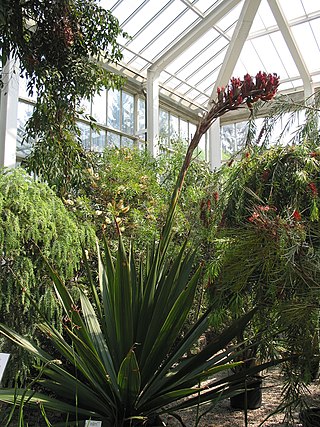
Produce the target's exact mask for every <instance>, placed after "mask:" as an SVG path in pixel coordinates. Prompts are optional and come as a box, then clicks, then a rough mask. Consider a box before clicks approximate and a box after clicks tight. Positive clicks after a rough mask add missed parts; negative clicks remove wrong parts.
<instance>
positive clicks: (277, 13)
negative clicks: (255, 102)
mask: <svg viewBox="0 0 320 427" xmlns="http://www.w3.org/2000/svg"><path fill="white" fill-rule="evenodd" d="M268 3H269V6H270V9H271V11H272V13H273V16H274V17H275V20H276V21H277V24H278V27H279V30H280V32H281V34H282V35H283V38H284V40H285V42H286V44H287V46H288V49H289V51H290V53H291V56H292V58H293V60H294V62H295V64H296V66H297V68H298V70H299V73H300V75H301V79H302V81H303V86H304V92H305V97H306V98H308V97H309V96H310V95H312V93H313V89H312V83H311V76H310V74H309V72H308V69H307V66H306V64H305V62H304V60H303V58H302V55H301V53H300V50H299V48H298V45H297V43H296V41H295V39H294V37H293V34H292V31H291V28H290V27H289V24H288V21H287V20H286V18H285V16H284V13H283V11H282V9H281V7H280V5H279V3H278V1H277V0H268Z"/></svg>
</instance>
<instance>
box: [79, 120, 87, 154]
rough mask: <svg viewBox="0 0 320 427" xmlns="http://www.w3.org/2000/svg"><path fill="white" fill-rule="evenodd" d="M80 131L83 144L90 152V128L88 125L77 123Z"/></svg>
mask: <svg viewBox="0 0 320 427" xmlns="http://www.w3.org/2000/svg"><path fill="white" fill-rule="evenodd" d="M77 125H78V127H79V129H80V138H81V144H82V145H83V148H84V149H85V150H90V126H89V125H87V124H86V123H81V122H78V123H77Z"/></svg>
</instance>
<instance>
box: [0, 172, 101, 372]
mask: <svg viewBox="0 0 320 427" xmlns="http://www.w3.org/2000/svg"><path fill="white" fill-rule="evenodd" d="M0 230H1V232H0V254H1V257H0V258H1V261H0V262H1V269H0V280H1V291H0V318H1V321H2V322H5V323H6V324H7V325H8V326H11V327H13V328H15V329H16V330H17V331H19V332H20V333H21V334H23V335H28V336H33V334H34V331H35V324H36V322H37V319H38V315H37V312H36V310H35V309H34V307H33V306H32V305H31V304H30V301H29V299H28V298H26V294H31V295H32V296H33V298H34V300H35V301H37V304H39V305H41V306H42V307H43V310H44V313H45V314H46V316H47V317H48V319H50V321H52V322H53V323H54V324H55V325H58V324H59V323H60V315H61V308H60V307H59V305H58V304H57V302H56V299H55V298H54V296H53V295H52V291H51V286H49V285H48V280H47V279H48V275H47V272H46V267H45V263H44V262H43V259H42V258H41V257H40V250H41V251H42V253H43V254H45V255H46V256H47V257H48V259H49V260H50V262H52V264H53V265H54V266H55V268H56V269H57V271H59V274H61V277H64V279H65V280H69V279H71V278H72V277H73V276H74V274H75V271H76V270H77V269H78V268H79V266H80V260H81V257H82V249H81V242H83V244H84V243H88V244H89V242H90V241H91V244H92V242H93V241H94V240H93V232H92V231H90V228H87V229H85V228H84V227H78V225H77V224H76V222H75V220H74V218H73V217H72V215H71V214H70V213H68V212H67V210H66V209H65V207H64V206H63V203H62V202H61V200H60V199H59V198H57V197H56V196H55V195H54V193H53V192H52V191H51V190H50V189H49V188H48V186H47V185H45V184H40V183H38V182H35V181H34V180H32V178H30V177H29V176H28V175H27V174H26V173H25V172H23V171H22V170H19V169H14V170H2V171H1V173H0ZM90 233H91V234H90ZM13 307H14V310H13ZM1 349H2V351H4V350H5V351H7V352H9V353H12V354H13V360H14V362H13V360H12V365H11V366H12V370H9V371H8V378H10V377H11V380H13V378H14V374H13V372H14V371H16V370H19V369H20V370H21V379H22V378H24V376H25V374H26V372H27V371H28V366H27V365H28V363H30V359H29V358H26V357H25V356H23V355H22V354H21V352H20V351H19V352H18V353H17V351H16V350H15V351H13V350H12V345H11V344H9V343H8V342H7V341H6V342H3V340H2V344H1Z"/></svg>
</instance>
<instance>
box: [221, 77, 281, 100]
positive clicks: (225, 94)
mask: <svg viewBox="0 0 320 427" xmlns="http://www.w3.org/2000/svg"><path fill="white" fill-rule="evenodd" d="M278 86H279V76H278V75H277V74H276V73H273V74H267V73H265V72H261V71H259V72H258V74H257V75H256V76H255V77H252V76H250V75H249V74H246V75H245V76H244V78H243V80H240V79H239V78H235V77H233V78H232V79H231V80H230V83H229V85H228V86H227V87H226V88H224V87H221V88H220V87H218V89H217V94H218V104H222V103H225V102H227V101H228V102H229V105H230V106H232V107H233V108H236V107H237V106H239V105H240V104H241V103H242V102H244V101H246V102H247V104H248V106H249V107H250V108H251V104H252V103H253V102H256V101H258V99H261V100H262V101H270V99H272V98H273V97H274V95H275V94H276V92H277V89H278Z"/></svg>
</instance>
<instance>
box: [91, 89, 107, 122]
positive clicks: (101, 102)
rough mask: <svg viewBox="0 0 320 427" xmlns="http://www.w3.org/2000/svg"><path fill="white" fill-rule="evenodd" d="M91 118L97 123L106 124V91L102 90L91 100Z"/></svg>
mask: <svg viewBox="0 0 320 427" xmlns="http://www.w3.org/2000/svg"><path fill="white" fill-rule="evenodd" d="M92 116H93V117H94V118H95V119H96V120H97V122H98V123H101V124H102V125H105V124H106V123H107V91H106V90H103V91H101V92H100V94H97V95H95V96H94V97H93V99H92Z"/></svg>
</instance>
